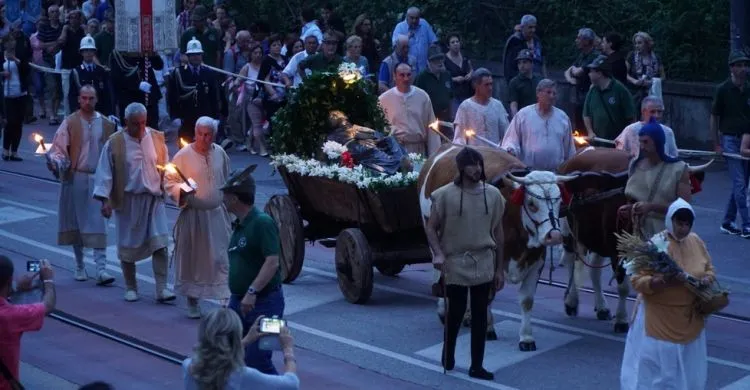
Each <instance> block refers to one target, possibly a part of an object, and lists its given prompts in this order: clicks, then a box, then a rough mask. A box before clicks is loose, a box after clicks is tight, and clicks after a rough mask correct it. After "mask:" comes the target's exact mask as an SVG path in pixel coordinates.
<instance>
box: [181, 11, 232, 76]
mask: <svg viewBox="0 0 750 390" xmlns="http://www.w3.org/2000/svg"><path fill="white" fill-rule="evenodd" d="M207 19H208V11H207V10H206V7H204V6H202V5H199V6H196V7H195V9H193V13H192V14H191V15H190V20H191V22H192V24H193V26H192V27H190V28H189V29H187V30H185V32H184V33H182V37H180V52H181V53H185V52H186V51H187V44H188V42H190V40H191V39H193V37H195V38H196V39H198V41H200V43H201V47H203V52H204V53H205V54H204V55H203V63H204V64H206V65H208V66H213V67H218V65H217V64H219V59H220V58H221V52H220V51H219V43H222V44H223V42H220V40H221V35H219V31H218V30H216V29H215V28H213V27H211V26H210V25H208V24H207V23H206V20H207ZM185 61H187V58H185Z"/></svg>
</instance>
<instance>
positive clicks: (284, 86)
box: [203, 64, 294, 88]
mask: <svg viewBox="0 0 750 390" xmlns="http://www.w3.org/2000/svg"><path fill="white" fill-rule="evenodd" d="M203 66H205V67H206V68H208V69H211V70H213V71H214V72H217V73H222V74H225V75H227V76H232V77H236V78H239V79H243V80H247V81H254V82H256V83H261V84H267V85H270V86H273V87H281V88H287V86H286V85H284V84H279V83H272V82H269V81H263V80H257V79H253V78H250V77H247V76H243V75H240V74H237V73H232V72H229V71H226V70H224V69H220V68H216V67H213V66H210V65H206V64H203ZM289 88H294V87H289Z"/></svg>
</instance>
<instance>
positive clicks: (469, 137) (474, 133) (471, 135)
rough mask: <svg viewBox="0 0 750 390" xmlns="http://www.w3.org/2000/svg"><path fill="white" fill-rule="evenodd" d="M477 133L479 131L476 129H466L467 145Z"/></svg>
mask: <svg viewBox="0 0 750 390" xmlns="http://www.w3.org/2000/svg"><path fill="white" fill-rule="evenodd" d="M476 134H477V133H476V132H475V131H474V130H471V129H466V130H464V142H465V143H466V145H469V140H471V137H473V136H475V135H476Z"/></svg>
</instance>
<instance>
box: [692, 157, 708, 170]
mask: <svg viewBox="0 0 750 390" xmlns="http://www.w3.org/2000/svg"><path fill="white" fill-rule="evenodd" d="M713 162H714V159H713V158H712V159H711V161H709V162H707V163H705V164H703V165H698V166H697V167H693V166H690V165H688V169H689V170H690V172H701V171H703V170H704V169H706V168H708V166H709V165H711V163H713Z"/></svg>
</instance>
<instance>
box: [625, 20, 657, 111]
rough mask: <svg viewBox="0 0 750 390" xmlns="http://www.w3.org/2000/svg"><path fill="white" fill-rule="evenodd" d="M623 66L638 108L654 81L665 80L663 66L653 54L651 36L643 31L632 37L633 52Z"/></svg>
mask: <svg viewBox="0 0 750 390" xmlns="http://www.w3.org/2000/svg"><path fill="white" fill-rule="evenodd" d="M625 66H626V67H627V70H628V75H627V78H628V84H629V85H628V86H629V87H630V89H631V93H632V95H633V100H634V102H635V105H636V107H638V106H640V105H641V101H642V100H643V98H645V97H646V96H648V95H649V91H650V89H651V85H652V84H653V81H654V79H655V78H659V79H661V80H662V81H663V80H664V79H665V78H666V74H665V72H664V64H663V63H662V62H661V58H659V56H657V55H656V53H654V39H653V38H651V35H649V34H648V33H645V32H643V31H639V32H637V33H635V34H634V35H633V51H632V52H630V54H628V57H627V59H626V60H625Z"/></svg>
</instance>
